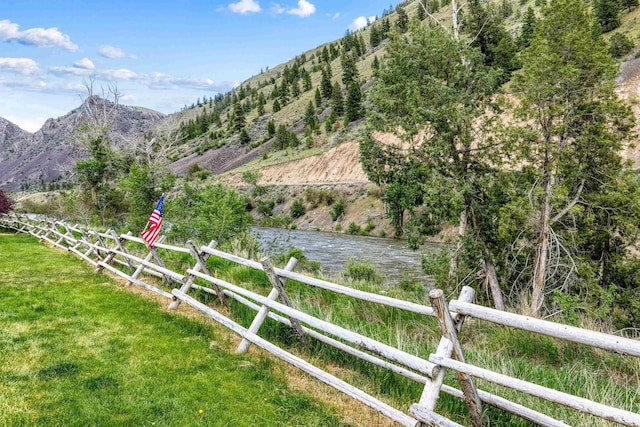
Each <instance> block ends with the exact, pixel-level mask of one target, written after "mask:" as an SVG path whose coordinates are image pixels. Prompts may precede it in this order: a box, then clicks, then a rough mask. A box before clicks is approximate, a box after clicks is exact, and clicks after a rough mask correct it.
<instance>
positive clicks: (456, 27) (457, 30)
mask: <svg viewBox="0 0 640 427" xmlns="http://www.w3.org/2000/svg"><path fill="white" fill-rule="evenodd" d="M451 18H452V21H453V36H454V37H455V38H456V40H459V39H460V24H459V23H458V3H457V2H456V0H451Z"/></svg>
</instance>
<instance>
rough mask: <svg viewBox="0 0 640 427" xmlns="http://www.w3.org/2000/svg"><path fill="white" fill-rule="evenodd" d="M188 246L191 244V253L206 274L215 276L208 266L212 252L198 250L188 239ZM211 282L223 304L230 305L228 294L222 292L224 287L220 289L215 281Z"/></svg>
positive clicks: (194, 278)
mask: <svg viewBox="0 0 640 427" xmlns="http://www.w3.org/2000/svg"><path fill="white" fill-rule="evenodd" d="M213 243H215V242H213ZM187 246H189V251H190V252H191V255H192V256H193V257H194V258H195V259H196V262H197V264H196V265H199V266H200V270H202V271H203V272H204V274H206V275H208V276H211V277H213V274H211V270H209V267H207V260H208V259H209V256H210V254H208V253H206V252H198V248H196V245H195V244H194V243H193V242H192V241H191V240H189V241H187ZM193 280H194V281H195V280H196V277H195V276H193ZM211 284H212V285H213V289H214V290H215V291H216V295H217V296H218V298H219V299H220V301H221V302H222V304H224V305H225V306H226V307H229V302H228V301H227V296H226V295H225V294H224V293H223V292H222V289H220V287H219V286H218V285H216V284H215V283H211ZM185 293H186V292H185Z"/></svg>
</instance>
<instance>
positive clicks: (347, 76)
mask: <svg viewBox="0 0 640 427" xmlns="http://www.w3.org/2000/svg"><path fill="white" fill-rule="evenodd" d="M341 62H342V84H343V85H344V86H345V87H350V86H351V83H353V82H357V81H358V79H359V78H360V74H359V72H358V67H357V65H356V58H355V56H354V55H350V54H348V53H346V52H343V54H342V57H341Z"/></svg>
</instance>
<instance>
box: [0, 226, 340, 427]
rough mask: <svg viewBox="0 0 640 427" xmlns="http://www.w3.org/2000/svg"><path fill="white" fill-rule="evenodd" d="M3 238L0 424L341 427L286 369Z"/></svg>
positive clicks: (30, 243)
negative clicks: (291, 383) (293, 385)
mask: <svg viewBox="0 0 640 427" xmlns="http://www.w3.org/2000/svg"><path fill="white" fill-rule="evenodd" d="M228 340H229V338H228V336H227V335H225V336H222V335H220V333H219V332H217V330H216V329H215V328H214V327H213V326H211V325H209V324H207V323H204V322H202V321H198V320H191V319H187V318H186V317H184V316H181V315H176V314H169V313H167V312H166V306H160V305H158V304H157V303H156V302H155V301H153V300H149V299H145V298H144V297H142V296H139V295H137V294H133V293H131V292H128V291H125V290H123V289H122V287H120V286H119V285H118V284H116V282H114V281H112V280H111V279H109V278H108V277H107V276H105V275H99V274H95V273H94V272H93V271H92V269H91V268H90V267H89V266H87V265H86V264H84V263H83V262H82V261H80V260H77V259H76V258H74V257H73V256H71V255H69V254H66V253H64V252H61V251H57V250H53V249H50V248H47V247H46V246H44V245H42V244H39V243H38V241H37V240H36V239H34V238H33V237H31V236H26V235H15V234H7V233H0V426H56V425H64V426H124V425H126V426H192V425H199V426H200V425H207V426H340V425H344V424H342V423H341V422H340V420H339V418H338V417H337V415H336V414H335V412H333V411H332V410H330V409H328V408H325V407H323V406H321V404H320V403H319V402H316V401H314V399H312V398H310V397H307V396H304V395H301V394H300V393H298V392H295V391H292V390H291V389H289V387H288V386H287V384H286V382H285V380H284V377H285V374H284V372H285V371H284V369H283V368H282V366H281V365H280V364H279V363H278V362H272V359H270V358H268V357H266V356H260V355H256V354H251V355H245V356H237V355H235V354H233V353H230V352H229V351H228V349H227V348H224V347H228V345H227V344H228Z"/></svg>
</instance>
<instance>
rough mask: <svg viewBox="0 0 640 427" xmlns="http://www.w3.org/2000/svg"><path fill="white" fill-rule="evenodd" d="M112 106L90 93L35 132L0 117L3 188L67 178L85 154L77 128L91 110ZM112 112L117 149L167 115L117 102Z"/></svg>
mask: <svg viewBox="0 0 640 427" xmlns="http://www.w3.org/2000/svg"><path fill="white" fill-rule="evenodd" d="M112 107H115V104H113V103H111V102H110V101H108V100H105V99H102V98H100V97H97V96H90V97H88V98H87V99H85V100H84V102H83V104H82V105H80V106H79V107H78V108H76V109H74V110H72V111H71V112H69V113H68V114H66V115H64V116H62V117H59V118H57V119H53V118H51V119H48V120H47V121H46V122H45V123H44V125H43V126H42V128H40V129H39V130H38V131H37V132H35V133H29V132H27V131H25V130H23V129H21V128H20V127H19V126H17V125H16V124H14V123H11V122H10V121H8V120H6V119H4V118H2V117H0V188H4V189H5V190H7V191H20V190H22V189H24V188H27V187H30V186H32V185H34V184H35V185H38V184H41V183H49V182H52V181H55V180H56V179H59V178H61V177H64V176H65V175H66V174H67V173H68V172H69V171H71V170H72V169H73V166H74V165H75V163H76V161H78V160H79V159H82V158H84V157H85V156H86V154H85V153H83V150H82V149H81V148H80V147H78V146H77V145H76V144H75V143H74V138H73V132H74V130H75V129H76V127H77V126H78V125H79V124H80V123H82V122H83V121H86V120H87V111H89V110H90V109H96V108H98V109H100V108H112ZM113 111H115V114H114V121H113V123H112V124H111V127H110V130H109V138H110V139H111V141H112V143H113V145H114V147H115V148H116V149H119V148H122V146H123V144H126V143H127V141H130V140H132V139H133V138H135V137H137V136H139V135H141V134H143V133H144V132H147V131H149V130H151V129H152V128H153V126H154V124H155V123H157V122H158V121H159V120H161V119H162V118H164V117H165V115H164V114H162V113H159V112H157V111H153V110H149V109H146V108H138V107H130V106H126V105H118V107H117V109H115V108H114V109H113Z"/></svg>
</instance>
